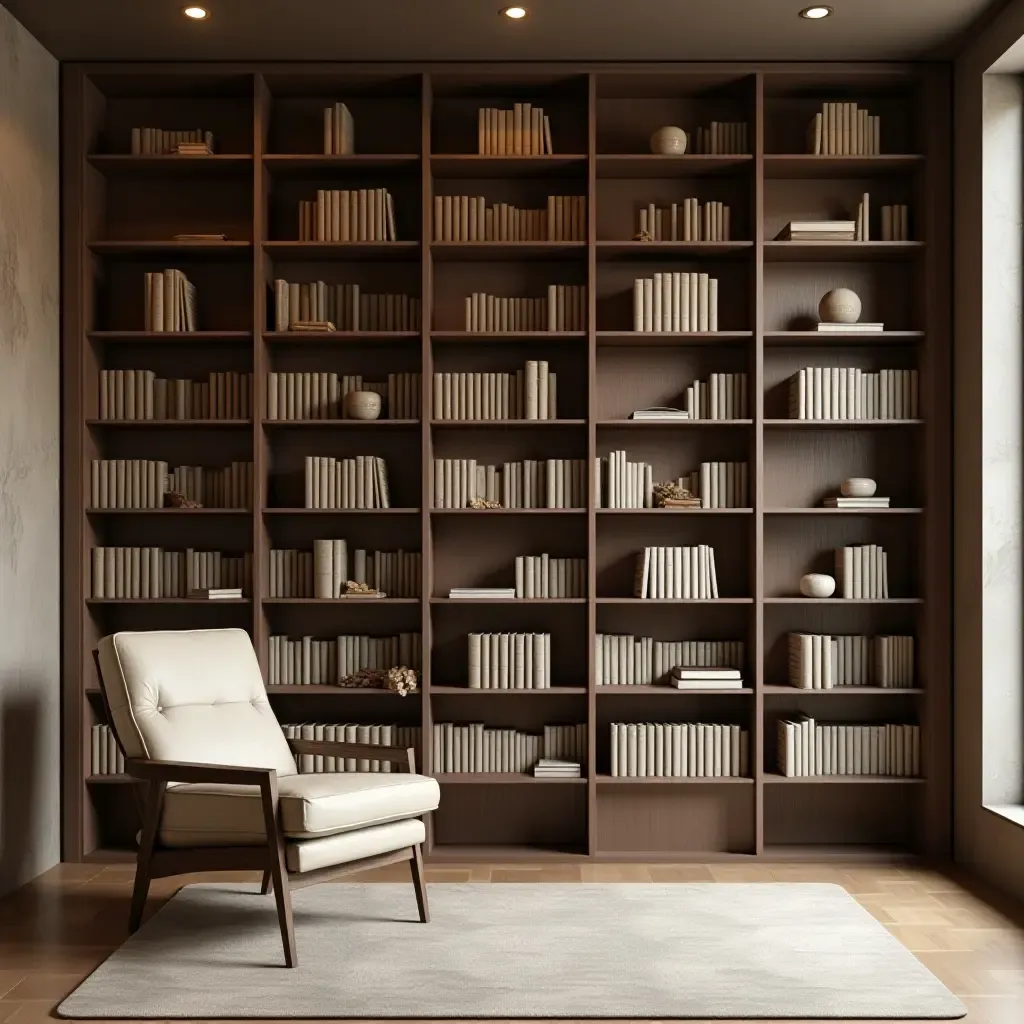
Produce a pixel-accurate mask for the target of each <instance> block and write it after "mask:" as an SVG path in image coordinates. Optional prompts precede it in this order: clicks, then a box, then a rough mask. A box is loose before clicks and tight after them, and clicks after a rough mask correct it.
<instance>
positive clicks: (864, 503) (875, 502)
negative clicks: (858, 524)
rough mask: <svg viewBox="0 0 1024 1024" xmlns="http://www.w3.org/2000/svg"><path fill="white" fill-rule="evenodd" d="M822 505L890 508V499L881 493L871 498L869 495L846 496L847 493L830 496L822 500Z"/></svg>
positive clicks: (826, 506)
mask: <svg viewBox="0 0 1024 1024" xmlns="http://www.w3.org/2000/svg"><path fill="white" fill-rule="evenodd" d="M822 505H823V506H824V507H825V508H888V507H889V499H888V498H886V497H883V496H882V495H879V494H873V495H871V497H870V498H868V497H856V498H854V497H849V498H848V497H846V496H845V495H842V494H840V495H838V496H834V497H830V498H825V500H824V501H822Z"/></svg>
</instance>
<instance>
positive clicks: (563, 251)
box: [430, 242, 587, 263]
mask: <svg viewBox="0 0 1024 1024" xmlns="http://www.w3.org/2000/svg"><path fill="white" fill-rule="evenodd" d="M430 252H431V255H432V256H433V257H434V259H435V260H437V261H438V262H441V261H455V262H467V263H472V262H475V261H476V260H522V259H534V260H571V259H581V258H583V257H585V256H586V255H587V244H586V242H431V243H430Z"/></svg>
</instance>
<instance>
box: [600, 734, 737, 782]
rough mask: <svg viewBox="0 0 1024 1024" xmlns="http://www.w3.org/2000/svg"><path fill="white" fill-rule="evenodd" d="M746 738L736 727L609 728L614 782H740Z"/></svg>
mask: <svg viewBox="0 0 1024 1024" xmlns="http://www.w3.org/2000/svg"><path fill="white" fill-rule="evenodd" d="M749 762H750V733H749V732H747V730H746V729H741V728H740V727H739V726H738V725H717V724H711V725H706V724H704V723H700V722H679V723H676V722H612V723H611V775H612V776H613V777H614V778H638V779H646V778H684V779H692V778H699V779H706V778H730V777H732V778H737V777H738V778H746V777H748V776H749V774H750V764H749Z"/></svg>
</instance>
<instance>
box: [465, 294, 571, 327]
mask: <svg viewBox="0 0 1024 1024" xmlns="http://www.w3.org/2000/svg"><path fill="white" fill-rule="evenodd" d="M586 323H587V288H586V285H582V284H549V285H548V294H547V296H546V297H545V298H540V299H530V298H509V297H507V296H503V295H489V294H488V293H487V292H473V294H472V295H467V296H466V328H465V329H466V330H467V331H490V332H507V331H583V330H586Z"/></svg>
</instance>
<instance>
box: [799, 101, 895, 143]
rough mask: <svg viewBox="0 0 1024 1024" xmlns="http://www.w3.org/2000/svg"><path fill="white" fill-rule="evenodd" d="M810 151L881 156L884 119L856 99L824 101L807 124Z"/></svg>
mask: <svg viewBox="0 0 1024 1024" xmlns="http://www.w3.org/2000/svg"><path fill="white" fill-rule="evenodd" d="M807 151H808V152H809V153H813V154H814V155H815V156H878V155H879V154H880V153H881V152H882V119H881V117H879V116H878V115H875V114H869V113H868V111H867V109H866V108H864V107H858V106H857V104H856V103H823V104H822V105H821V111H820V112H819V113H817V114H815V115H814V117H813V118H812V120H811V123H810V125H809V126H808V128H807Z"/></svg>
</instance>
